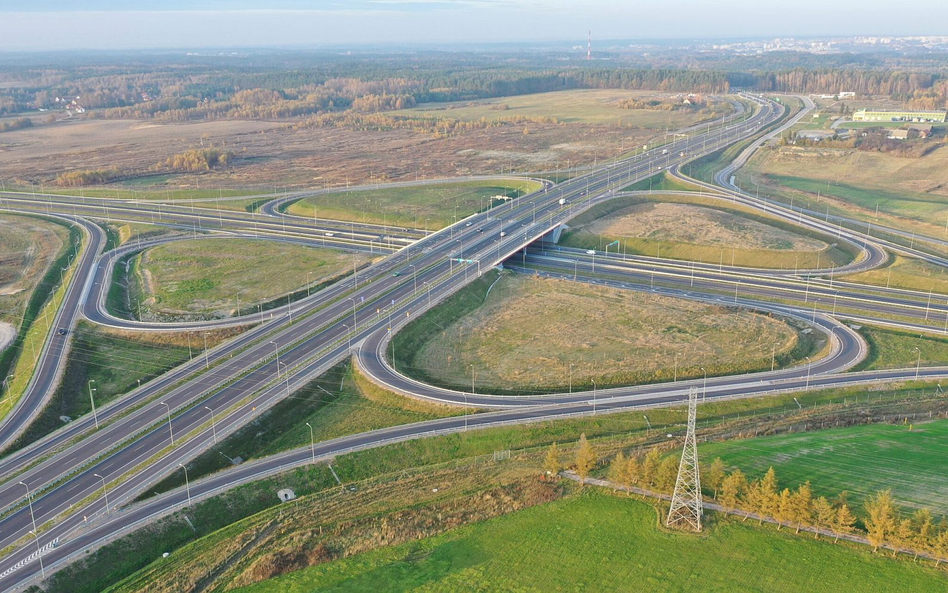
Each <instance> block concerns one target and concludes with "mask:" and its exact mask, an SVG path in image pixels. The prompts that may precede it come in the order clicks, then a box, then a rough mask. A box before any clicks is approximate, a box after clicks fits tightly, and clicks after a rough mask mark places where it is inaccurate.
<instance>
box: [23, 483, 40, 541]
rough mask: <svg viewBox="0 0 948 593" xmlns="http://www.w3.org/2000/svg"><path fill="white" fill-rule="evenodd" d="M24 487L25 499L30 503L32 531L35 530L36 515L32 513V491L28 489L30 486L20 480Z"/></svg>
mask: <svg viewBox="0 0 948 593" xmlns="http://www.w3.org/2000/svg"><path fill="white" fill-rule="evenodd" d="M20 484H22V485H23V486H24V487H25V488H26V501H27V502H28V503H29V504H30V520H32V521H33V531H36V515H34V514H33V493H32V492H31V491H30V486H29V484H27V483H26V482H24V481H22V480H21V481H20Z"/></svg>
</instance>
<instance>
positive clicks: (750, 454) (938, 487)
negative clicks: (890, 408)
mask: <svg viewBox="0 0 948 593" xmlns="http://www.w3.org/2000/svg"><path fill="white" fill-rule="evenodd" d="M926 417H927V415H926ZM911 422H912V421H911V420H909V422H908V423H907V424H898V425H892V424H869V425H862V426H852V427H845V428H831V429H825V430H814V431H810V432H800V433H795V434H784V435H777V436H764V437H757V438H751V439H743V440H735V441H726V442H718V443H708V444H707V445H703V446H702V447H701V448H700V449H699V451H700V453H699V454H700V457H701V459H702V460H703V461H704V462H705V463H708V462H710V461H711V460H712V459H714V458H715V457H720V458H721V459H723V460H724V462H725V463H726V464H727V465H728V466H729V467H731V468H740V469H741V471H743V472H744V473H746V474H748V475H749V476H750V477H752V478H757V477H760V476H761V475H763V474H764V472H766V471H767V468H768V467H770V466H773V467H774V469H775V470H776V471H777V477H778V479H779V480H780V483H781V484H782V485H783V486H789V487H796V486H797V485H799V484H801V483H803V482H804V481H806V480H810V481H811V482H812V483H813V491H814V493H815V494H817V495H819V494H825V495H827V496H831V495H832V496H835V495H836V494H838V493H839V492H841V491H843V490H845V491H847V492H849V493H850V499H851V500H852V501H854V503H856V504H854V505H853V506H854V509H855V510H856V511H857V512H861V511H862V501H864V500H865V499H866V497H868V496H869V495H871V494H874V493H875V492H877V491H879V490H885V489H889V488H891V489H892V495H893V496H894V497H895V499H896V500H897V501H898V502H900V503H903V504H905V505H909V506H923V507H927V508H929V509H931V510H932V512H934V513H935V514H936V515H941V514H946V513H948V477H946V476H948V421H946V420H938V421H933V422H925V423H918V424H914V426H913V425H911Z"/></svg>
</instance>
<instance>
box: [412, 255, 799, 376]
mask: <svg viewBox="0 0 948 593" xmlns="http://www.w3.org/2000/svg"><path fill="white" fill-rule="evenodd" d="M494 278H498V277H497V276H496V275H495V274H493V273H492V274H490V275H485V277H484V278H482V279H481V280H479V281H478V282H477V283H475V284H474V285H472V286H471V288H470V290H467V291H465V292H462V293H460V294H459V295H458V296H457V297H455V298H454V299H452V300H450V301H448V302H447V303H445V304H444V305H442V306H441V307H440V308H439V309H437V310H435V312H432V313H429V314H426V315H424V316H422V317H420V318H419V319H418V320H416V321H415V322H414V323H413V324H411V325H409V326H408V327H407V328H406V329H404V330H402V331H401V332H399V334H398V336H397V337H396V344H395V350H396V352H402V353H407V354H403V355H402V358H400V359H398V360H397V361H396V366H397V368H398V369H399V370H402V371H408V372H409V373H410V374H415V375H417V376H418V377H419V378H422V377H423V378H425V379H427V380H433V381H434V382H436V383H438V384H443V385H454V386H457V387H459V388H465V389H471V388H472V385H471V381H472V375H471V367H472V365H473V369H474V377H473V379H474V388H475V389H477V390H484V391H488V392H494V391H499V392H509V393H519V392H524V391H530V390H541V391H542V390H550V389H561V390H564V391H565V390H566V389H567V388H569V387H570V385H571V386H572V388H573V389H577V390H578V389H592V388H593V382H595V383H596V385H598V386H599V387H605V386H611V385H619V384H632V383H646V382H653V381H658V380H671V379H673V378H674V376H675V374H676V370H675V365H676V362H677V366H678V368H677V376H678V377H679V378H683V377H700V376H702V374H703V371H701V367H705V368H707V370H708V374H710V375H714V374H727V373H734V372H741V371H747V370H751V369H759V368H763V367H766V368H767V369H768V370H769V369H770V366H771V355H772V354H773V351H774V348H776V356H777V363H778V364H785V363H787V362H788V361H789V360H791V359H794V358H798V357H799V358H802V356H804V355H811V354H812V352H811V351H810V349H811V347H812V344H811V343H810V338H809V337H805V338H804V337H802V335H800V334H798V333H797V331H796V329H795V328H794V327H792V326H790V325H788V324H787V323H785V322H784V321H782V320H779V319H775V318H771V317H767V316H764V315H759V314H755V313H750V312H746V311H742V312H737V311H733V310H730V309H728V308H725V307H720V306H712V305H705V304H701V303H696V302H693V301H687V300H683V299H675V298H668V297H662V296H657V295H651V294H646V293H640V292H630V291H623V290H617V289H610V288H604V287H594V286H590V285H584V284H576V283H573V282H569V281H565V280H552V279H539V278H532V277H527V276H521V275H507V274H504V275H501V276H500V277H499V279H497V282H496V283H494V284H492V282H493V279H494ZM488 289H489V293H488ZM817 349H818V348H817ZM804 350H805V353H804V354H800V352H802V351H804Z"/></svg>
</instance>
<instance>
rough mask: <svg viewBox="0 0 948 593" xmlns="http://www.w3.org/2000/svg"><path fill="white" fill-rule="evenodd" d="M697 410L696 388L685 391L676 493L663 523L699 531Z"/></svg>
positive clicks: (700, 508) (700, 502)
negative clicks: (685, 410) (685, 420)
mask: <svg viewBox="0 0 948 593" xmlns="http://www.w3.org/2000/svg"><path fill="white" fill-rule="evenodd" d="M697 412H698V390H697V389H696V388H694V387H692V388H691V389H690V390H689V392H688V432H687V434H686V435H685V444H684V447H683V448H682V452H681V463H680V464H679V465H678V479H677V480H675V493H674V494H673V495H672V501H671V508H670V509H669V510H668V519H667V520H666V521H665V525H666V527H673V526H677V525H682V526H685V527H687V528H688V529H691V530H692V531H701V515H702V511H703V509H702V507H703V503H702V501H701V475H700V473H699V471H698V442H697V440H696V439H695V417H696V416H697Z"/></svg>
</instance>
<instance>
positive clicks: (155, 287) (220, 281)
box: [136, 239, 368, 316]
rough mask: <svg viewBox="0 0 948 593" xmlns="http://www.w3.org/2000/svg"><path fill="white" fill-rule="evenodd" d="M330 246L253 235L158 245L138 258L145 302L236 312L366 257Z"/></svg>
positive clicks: (159, 309) (167, 308) (166, 309)
mask: <svg viewBox="0 0 948 593" xmlns="http://www.w3.org/2000/svg"><path fill="white" fill-rule="evenodd" d="M367 259H368V258H367V257H366V256H363V255H352V254H347V253H343V252H340V251H336V250H332V249H321V248H314V247H306V246H302V245H296V244H292V243H277V242H273V241H261V240H255V239H226V240H218V239H197V240H192V241H177V242H174V243H169V244H165V245H159V246H157V247H153V248H151V249H148V250H146V251H144V252H143V253H142V254H141V255H140V256H139V259H138V262H137V263H136V270H137V281H138V282H139V285H140V287H141V288H143V289H144V290H142V291H141V294H143V303H142V305H143V308H145V309H147V310H149V311H154V312H156V313H157V314H160V315H181V314H189V315H193V314H197V315H211V314H221V315H225V316H229V315H233V314H236V313H237V299H238V294H239V295H240V296H239V299H240V306H241V308H242V312H244V313H246V312H248V311H251V310H253V309H254V308H255V307H256V305H257V304H258V303H265V302H267V301H270V300H273V299H276V298H278V297H281V296H284V295H287V294H289V293H291V292H293V291H296V290H299V289H300V288H305V287H306V286H307V285H311V286H316V285H318V284H320V283H321V282H324V281H326V280H329V279H331V278H334V277H336V276H339V275H341V274H346V273H348V272H351V271H352V268H353V266H354V265H356V266H361V265H362V264H363V263H365V262H366V261H367Z"/></svg>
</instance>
